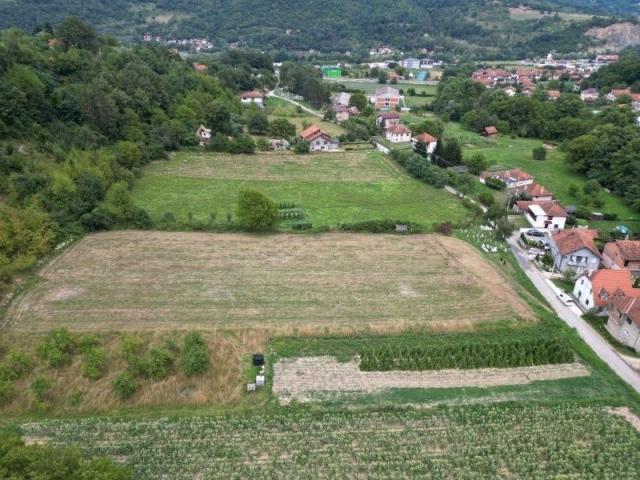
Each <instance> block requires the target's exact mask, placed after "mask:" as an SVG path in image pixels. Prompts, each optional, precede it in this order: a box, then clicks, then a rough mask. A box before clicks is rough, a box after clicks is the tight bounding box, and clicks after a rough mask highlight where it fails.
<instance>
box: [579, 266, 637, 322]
mask: <svg viewBox="0 0 640 480" xmlns="http://www.w3.org/2000/svg"><path fill="white" fill-rule="evenodd" d="M616 292H624V293H625V294H627V295H629V296H640V289H639V288H633V277H632V276H631V273H629V271H628V270H605V269H602V270H596V271H594V272H585V273H583V274H582V275H581V276H580V277H578V279H577V280H576V283H575V285H574V287H573V296H574V297H575V298H576V300H577V301H578V303H579V304H580V305H581V306H582V307H583V308H584V309H585V310H595V311H596V312H602V311H605V310H606V308H607V306H608V305H609V302H610V301H611V298H612V297H613V296H614V295H615V294H616Z"/></svg>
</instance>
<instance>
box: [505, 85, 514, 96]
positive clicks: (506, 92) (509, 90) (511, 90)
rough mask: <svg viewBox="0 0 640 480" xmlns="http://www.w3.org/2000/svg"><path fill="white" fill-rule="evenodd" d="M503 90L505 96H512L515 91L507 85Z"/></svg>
mask: <svg viewBox="0 0 640 480" xmlns="http://www.w3.org/2000/svg"><path fill="white" fill-rule="evenodd" d="M503 92H504V93H505V94H506V95H507V97H513V96H515V94H516V93H517V92H516V89H515V88H513V87H507V88H505V89H504V90H503Z"/></svg>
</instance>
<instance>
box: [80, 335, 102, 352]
mask: <svg viewBox="0 0 640 480" xmlns="http://www.w3.org/2000/svg"><path fill="white" fill-rule="evenodd" d="M99 346H100V339H99V338H98V336H97V335H93V334H87V335H82V336H81V337H80V338H79V339H78V350H79V351H80V352H81V353H87V352H88V351H90V350H93V349H94V348H96V347H99Z"/></svg>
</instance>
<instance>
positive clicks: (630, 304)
mask: <svg viewBox="0 0 640 480" xmlns="http://www.w3.org/2000/svg"><path fill="white" fill-rule="evenodd" d="M608 312H609V320H608V321H607V330H609V333H611V335H613V336H614V337H615V338H616V339H617V340H618V341H619V342H620V343H622V344H624V345H626V346H627V347H631V348H633V349H634V350H635V351H636V352H640V298H639V297H630V296H628V295H625V294H619V295H614V297H613V298H612V300H611V302H609V307H608Z"/></svg>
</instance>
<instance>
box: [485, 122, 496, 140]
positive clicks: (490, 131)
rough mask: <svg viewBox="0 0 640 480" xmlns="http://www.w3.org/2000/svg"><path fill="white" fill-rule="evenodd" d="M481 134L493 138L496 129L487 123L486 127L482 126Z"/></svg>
mask: <svg viewBox="0 0 640 480" xmlns="http://www.w3.org/2000/svg"><path fill="white" fill-rule="evenodd" d="M483 134H484V136H485V137H489V138H495V137H497V136H498V129H497V128H496V127H495V126H493V125H489V126H488V127H484V131H483Z"/></svg>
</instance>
